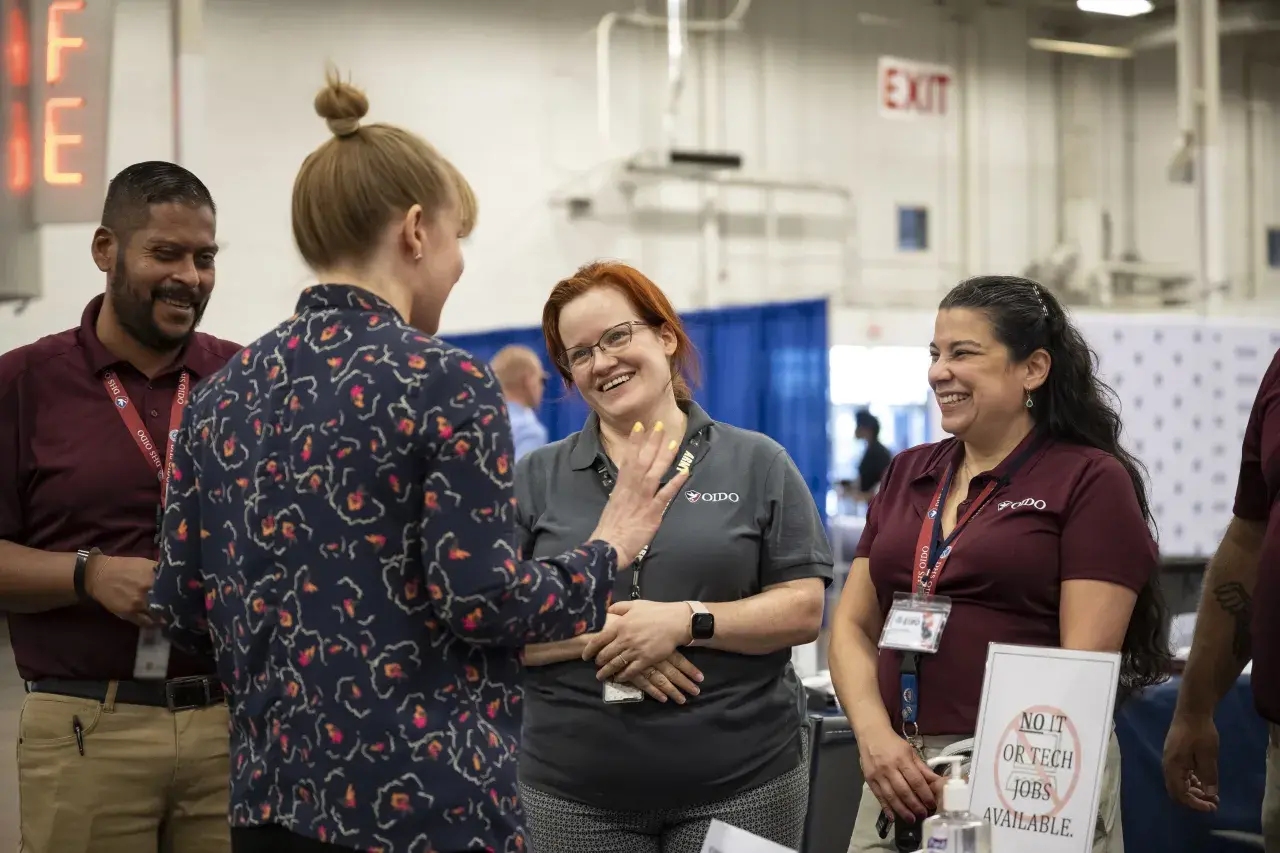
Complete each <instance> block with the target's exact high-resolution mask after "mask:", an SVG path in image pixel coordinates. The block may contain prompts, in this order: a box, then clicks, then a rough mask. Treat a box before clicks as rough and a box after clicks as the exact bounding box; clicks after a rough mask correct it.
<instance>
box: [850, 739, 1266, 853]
mask: <svg viewBox="0 0 1280 853" xmlns="http://www.w3.org/2000/svg"><path fill="white" fill-rule="evenodd" d="M959 740H963V738H951V737H942V738H937V737H929V738H925V739H924V754H925V758H936V757H937V756H938V754H939V753H941V752H942V750H943V749H945V748H946V747H948V746H950V745H951V744H953V743H955V742H956V741H959ZM1277 778H1280V777H1277ZM879 816H880V804H879V803H878V802H876V798H875V795H874V794H872V793H871V789H870V788H869V787H867V785H865V784H864V785H863V786H862V799H861V801H860V802H859V803H858V817H857V818H856V819H855V821H854V824H853V837H852V838H851V839H849V853H879V851H883V853H896V851H897V847H895V846H894V843H893V830H892V829H890V830H889V837H888V838H885V839H881V838H880V835H879V834H878V833H877V832H876V820H877V819H878V818H879ZM1277 849H1278V850H1280V848H1277ZM1093 853H1124V832H1123V830H1122V828H1121V825H1120V743H1119V742H1118V741H1117V740H1116V736H1115V733H1114V732H1112V734H1111V743H1110V745H1109V746H1108V747H1107V763H1106V767H1105V768H1104V769H1103V771H1102V795H1101V796H1100V797H1099V799H1098V822H1097V824H1096V825H1095V827H1094V832H1093Z"/></svg>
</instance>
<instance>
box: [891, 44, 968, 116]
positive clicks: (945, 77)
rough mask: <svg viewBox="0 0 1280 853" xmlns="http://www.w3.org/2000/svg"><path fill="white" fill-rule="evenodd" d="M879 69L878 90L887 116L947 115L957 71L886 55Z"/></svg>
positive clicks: (942, 66)
mask: <svg viewBox="0 0 1280 853" xmlns="http://www.w3.org/2000/svg"><path fill="white" fill-rule="evenodd" d="M878 72H879V73H878V86H877V92H876V94H877V97H878V99H879V101H880V115H881V116H883V117H884V118H895V119H901V118H921V117H924V116H945V115H946V114H947V111H948V110H949V109H950V108H951V101H952V99H953V98H954V94H955V93H954V91H953V89H952V82H953V81H954V80H955V73H954V72H953V71H952V70H951V69H950V68H949V67H947V66H945V65H933V64H930V63H926V62H915V61H913V60H910V59H899V58H897V57H893V56H882V57H880V62H879V66H878Z"/></svg>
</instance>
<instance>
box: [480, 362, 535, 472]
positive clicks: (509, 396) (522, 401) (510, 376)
mask: <svg viewBox="0 0 1280 853" xmlns="http://www.w3.org/2000/svg"><path fill="white" fill-rule="evenodd" d="M489 366H490V367H491V368H493V375H494V376H496V377H497V378H498V384H499V385H501V386H502V399H504V400H506V402H507V415H508V416H509V417H510V418H511V438H512V440H513V441H514V442H515V445H516V456H515V458H516V461H517V462H519V461H520V460H521V459H522V458H524V456H525V454H527V453H528V452H529V451H530V450H536V449H537V448H539V447H542V445H544V444H546V443H547V428H546V427H545V426H543V425H542V422H541V421H539V420H538V407H539V406H541V405H542V392H543V391H544V390H545V389H546V387H547V372H546V371H545V370H543V369H542V360H541V359H539V358H538V354H537V353H536V352H534V351H533V350H531V349H529V348H528V347H522V346H520V345H519V344H511V345H509V346H505V347H503V348H502V349H500V350H498V354H497V355H495V356H494V357H493V361H491V362H490V363H489Z"/></svg>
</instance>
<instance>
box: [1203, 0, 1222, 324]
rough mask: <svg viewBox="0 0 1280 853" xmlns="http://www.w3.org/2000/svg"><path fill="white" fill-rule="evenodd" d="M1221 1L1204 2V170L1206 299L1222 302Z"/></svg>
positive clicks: (1214, 302) (1212, 303)
mask: <svg viewBox="0 0 1280 853" xmlns="http://www.w3.org/2000/svg"><path fill="white" fill-rule="evenodd" d="M1221 42H1222V39H1221V38H1220V36H1219V31H1218V0H1200V68H1201V81H1200V83H1201V98H1202V103H1201V110H1202V113H1201V124H1202V127H1201V130H1200V134H1201V139H1200V150H1201V168H1200V175H1199V177H1200V195H1201V204H1202V205H1203V211H1204V212H1203V214H1202V215H1203V219H1202V222H1203V223H1204V224H1203V229H1204V236H1203V237H1202V240H1203V247H1204V248H1203V252H1202V257H1203V261H1202V269H1203V277H1204V282H1203V284H1204V288H1205V293H1204V298H1205V300H1206V303H1207V304H1210V305H1214V304H1218V303H1220V302H1221V301H1222V299H1223V298H1224V297H1225V296H1226V291H1227V289H1228V286H1229V283H1228V277H1227V246H1226V241H1227V226H1226V218H1227V217H1226V162H1225V155H1224V152H1223V150H1222V79H1221V70H1222V62H1221V57H1220V54H1219V47H1220V45H1221Z"/></svg>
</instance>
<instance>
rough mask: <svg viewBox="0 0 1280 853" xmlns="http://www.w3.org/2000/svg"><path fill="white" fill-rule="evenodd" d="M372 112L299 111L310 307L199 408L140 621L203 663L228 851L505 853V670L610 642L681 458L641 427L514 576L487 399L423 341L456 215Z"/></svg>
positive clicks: (202, 394)
mask: <svg viewBox="0 0 1280 853" xmlns="http://www.w3.org/2000/svg"><path fill="white" fill-rule="evenodd" d="M368 107H369V102H368V100H367V99H366V98H365V96H364V94H362V93H361V92H360V91H359V90H357V89H355V88H353V87H352V86H351V85H349V84H347V83H344V82H341V81H340V80H339V79H338V78H337V77H336V76H334V75H332V74H331V75H330V77H329V80H328V82H327V83H326V85H325V87H324V88H323V89H321V91H320V93H319V94H318V95H317V96H316V99H315V108H316V112H317V113H319V115H320V117H321V118H323V119H325V120H326V122H327V123H328V125H329V128H330V129H331V130H332V131H333V134H334V135H333V137H332V138H330V139H329V140H327V141H326V142H324V143H323V144H321V145H320V147H319V148H317V149H316V150H315V151H313V152H312V153H311V154H310V155H309V156H308V157H307V158H306V160H305V161H304V162H303V164H302V168H301V169H300V170H299V172H298V176H297V179H296V181H295V183H294V189H293V233H294V239H295V242H296V243H297V247H298V249H299V251H300V252H301V254H302V257H303V259H304V260H305V261H306V263H307V265H308V266H309V267H310V268H311V269H312V270H313V271H314V272H315V275H316V278H317V280H318V282H319V284H317V285H316V286H314V287H310V288H308V289H306V290H305V291H304V292H303V293H302V296H301V298H300V299H299V300H298V306H297V310H296V313H295V314H294V315H293V316H292V317H290V318H289V319H287V320H285V321H284V322H282V323H281V324H280V325H278V326H277V327H276V328H275V329H273V330H272V331H271V332H269V333H268V334H266V335H265V336H263V337H262V338H260V339H258V340H257V341H255V342H254V343H253V344H251V345H249V346H248V347H247V348H246V349H245V350H244V352H243V353H242V355H241V356H240V357H239V358H237V359H235V361H234V362H233V363H232V364H230V365H228V366H227V367H226V368H225V369H223V370H222V371H220V372H218V373H216V374H214V375H213V376H212V377H211V378H210V379H209V380H208V381H207V382H205V383H204V384H203V385H201V386H200V387H199V388H197V389H196V391H195V392H194V394H193V396H192V399H191V401H190V404H189V405H188V406H187V408H186V413H185V416H184V418H183V422H182V427H181V429H180V430H179V435H178V436H177V438H176V440H175V442H174V450H173V465H172V468H171V470H170V479H169V485H168V507H167V510H166V514H165V517H164V531H163V554H162V557H161V561H160V565H159V567H158V569H157V577H156V582H155V588H154V590H153V593H152V612H153V613H154V615H155V617H156V618H157V619H158V620H159V621H160V622H161V623H162V624H163V625H164V626H165V630H166V632H167V633H168V635H169V636H170V637H171V638H172V639H173V640H174V642H177V643H182V644H184V645H186V646H189V647H196V648H201V649H205V650H211V651H212V652H213V653H214V654H215V655H216V658H217V662H218V670H219V674H220V676H221V678H222V680H223V682H224V684H225V685H226V687H227V694H228V696H229V700H228V701H229V704H230V709H231V720H232V728H231V764H232V766H231V784H232V790H231V825H232V849H233V850H234V851H236V853H256V852H257V851H271V853H289V851H329V850H342V849H353V850H379V851H384V853H425V851H436V852H437V853H453V851H464V850H467V851H469V850H495V851H518V850H522V849H525V848H526V847H527V843H526V841H525V836H524V827H523V815H522V812H521V808H520V805H519V800H518V798H517V796H516V751H517V750H516V747H517V738H518V735H519V731H520V723H521V714H520V711H521V707H522V706H521V689H520V681H521V675H522V671H521V664H520V653H521V649H522V648H523V647H524V646H525V645H526V644H528V643H543V642H550V641H558V640H564V639H568V638H570V637H572V636H575V635H577V634H581V633H584V632H587V631H594V630H598V629H599V628H600V627H602V626H603V624H604V621H605V616H606V610H607V608H608V604H609V595H610V592H611V590H612V589H613V581H614V574H615V572H616V570H617V567H618V565H620V564H621V565H628V564H629V563H631V561H632V560H633V559H634V558H635V556H636V554H637V553H638V552H639V551H640V550H641V548H643V547H644V545H645V544H646V543H648V542H649V540H650V539H651V538H652V536H653V534H654V532H655V531H656V530H657V526H658V521H659V519H660V517H661V515H662V510H663V507H664V506H665V505H666V504H667V502H668V501H669V500H670V499H671V498H672V497H673V496H674V495H676V494H677V493H678V492H679V489H680V486H681V484H682V483H683V480H684V477H683V476H680V477H677V478H675V479H673V480H671V481H670V482H668V483H667V484H666V485H665V486H662V487H661V488H660V481H661V479H662V477H663V474H664V473H665V472H666V471H667V470H668V468H669V467H670V465H671V463H672V461H673V459H674V456H675V449H676V443H675V442H674V441H671V440H670V439H669V438H665V439H664V435H663V433H662V431H661V430H655V429H651V428H650V426H651V425H647V424H640V423H637V424H636V425H635V427H634V429H633V430H632V432H631V434H630V439H629V440H628V442H627V443H626V445H625V449H624V451H623V453H622V459H621V464H620V466H619V468H620V473H619V476H618V482H617V487H616V488H615V489H614V491H613V494H612V497H611V499H610V500H609V503H608V505H607V506H606V507H605V509H604V511H603V512H602V513H601V515H600V518H599V522H598V524H597V525H596V527H595V530H594V532H592V534H591V535H590V536H589V537H587V539H586V541H585V542H583V543H580V544H577V545H576V546H575V547H573V548H570V549H569V550H566V551H565V552H564V553H561V554H558V555H555V556H552V557H549V558H544V559H540V560H526V561H523V562H521V561H519V560H518V558H517V556H516V551H515V546H514V542H513V539H514V534H515V517H514V514H513V513H514V509H513V495H512V480H511V472H512V468H513V455H514V449H513V446H512V441H511V432H510V426H509V423H508V420H507V414H506V410H505V409H504V407H503V403H502V397H501V394H500V391H499V388H498V384H497V382H496V381H495V380H494V377H493V375H492V374H491V373H490V372H489V370H488V368H487V367H485V365H484V363H483V362H481V361H478V360H477V359H475V358H473V357H472V356H471V355H469V354H468V353H466V352H463V351H462V350H459V349H457V348H456V347H452V346H450V345H449V344H447V343H445V342H444V341H441V340H439V339H438V338H436V337H435V336H434V335H435V332H436V328H437V326H438V324H439V319H440V312H441V309H442V308H443V306H444V303H445V299H446V298H447V297H448V295H449V292H450V290H451V289H452V287H453V286H454V284H455V283H456V282H457V281H458V278H459V277H460V276H461V274H462V253H461V251H460V248H459V240H460V239H461V238H463V237H465V236H466V235H467V234H468V233H469V232H470V231H471V229H472V228H473V227H474V224H475V218H476V201H475V197H474V195H473V194H472V192H471V188H470V186H469V185H468V184H467V182H466V180H465V179H464V178H463V177H462V174H461V173H460V172H459V171H458V170H457V169H456V168H455V167H454V166H453V165H452V164H451V163H450V162H449V161H448V160H446V159H445V158H444V157H442V156H441V155H440V153H439V152H437V151H436V150H435V149H434V148H433V147H432V146H431V145H429V144H428V143H427V142H425V141H424V140H422V139H421V138H420V137H418V136H417V135H415V134H413V133H411V132H409V131H407V130H404V129H402V128H399V127H394V126H391V125H386V124H371V125H365V124H362V123H361V119H363V118H364V116H365V114H366V112H367V111H368Z"/></svg>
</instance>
